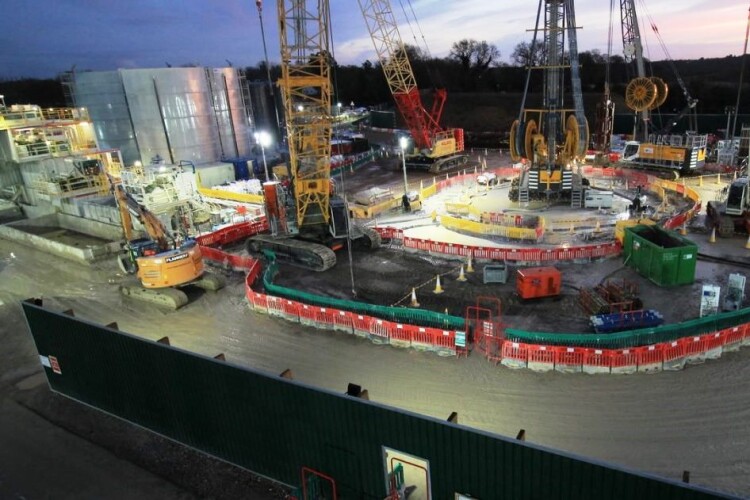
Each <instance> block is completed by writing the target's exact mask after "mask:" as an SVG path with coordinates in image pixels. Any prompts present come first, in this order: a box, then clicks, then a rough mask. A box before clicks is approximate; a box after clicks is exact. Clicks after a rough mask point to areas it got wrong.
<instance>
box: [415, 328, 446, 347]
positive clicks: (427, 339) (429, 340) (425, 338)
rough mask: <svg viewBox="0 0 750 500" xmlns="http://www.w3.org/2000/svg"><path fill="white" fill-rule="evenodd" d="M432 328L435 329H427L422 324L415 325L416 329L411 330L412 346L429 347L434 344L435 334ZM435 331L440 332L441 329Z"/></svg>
mask: <svg viewBox="0 0 750 500" xmlns="http://www.w3.org/2000/svg"><path fill="white" fill-rule="evenodd" d="M432 330H435V329H434V328H429V329H428V328H425V327H422V326H419V327H417V328H416V330H415V331H414V332H412V337H411V345H412V347H417V348H423V349H429V348H431V347H432V346H433V345H434V344H436V342H435V341H434V340H433V338H434V335H435V334H434V332H433V331H432ZM437 331H438V332H440V331H441V330H437Z"/></svg>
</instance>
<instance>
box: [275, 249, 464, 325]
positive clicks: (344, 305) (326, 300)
mask: <svg viewBox="0 0 750 500" xmlns="http://www.w3.org/2000/svg"><path fill="white" fill-rule="evenodd" d="M264 253H265V255H266V257H267V258H268V259H269V262H270V264H269V265H268V266H267V267H266V270H265V272H264V273H263V286H264V287H265V289H266V292H268V293H269V294H271V295H276V296H278V297H284V298H287V299H290V300H295V301H298V302H302V303H304V304H309V305H315V306H318V307H330V308H333V309H340V310H343V311H350V312H355V313H357V314H363V315H366V316H374V317H376V318H381V319H386V320H388V321H393V322H396V323H406V324H410V325H417V326H430V327H433V328H442V329H445V330H463V329H464V319H463V318H461V317H458V316H451V315H450V314H444V313H438V312H433V311H424V310H422V309H414V308H410V307H390V306H380V305H375V304H368V303H365V302H356V301H353V300H346V299H337V298H334V297H325V296H322V295H315V294H313V293H308V292H303V291H300V290H295V289H294V288H287V287H284V286H280V285H275V284H274V283H273V278H274V277H275V276H276V273H277V272H278V264H276V256H275V255H274V254H273V252H270V251H264Z"/></svg>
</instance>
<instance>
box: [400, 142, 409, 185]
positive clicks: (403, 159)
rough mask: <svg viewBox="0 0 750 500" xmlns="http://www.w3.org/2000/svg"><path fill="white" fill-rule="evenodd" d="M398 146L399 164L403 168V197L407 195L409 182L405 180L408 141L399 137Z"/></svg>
mask: <svg viewBox="0 0 750 500" xmlns="http://www.w3.org/2000/svg"><path fill="white" fill-rule="evenodd" d="M398 144H399V146H401V164H402V166H403V168H404V195H405V196H406V195H408V193H409V181H408V180H407V179H406V147H407V146H408V145H409V139H408V138H406V137H403V136H402V137H401V138H400V139H399V140H398Z"/></svg>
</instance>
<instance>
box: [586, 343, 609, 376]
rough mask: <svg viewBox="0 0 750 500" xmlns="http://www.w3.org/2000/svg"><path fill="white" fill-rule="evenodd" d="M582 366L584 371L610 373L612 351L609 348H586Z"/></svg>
mask: <svg viewBox="0 0 750 500" xmlns="http://www.w3.org/2000/svg"><path fill="white" fill-rule="evenodd" d="M581 368H582V370H583V372H584V373H610V372H611V371H612V352H611V351H610V350H609V349H585V350H584V353H583V363H582V367H581Z"/></svg>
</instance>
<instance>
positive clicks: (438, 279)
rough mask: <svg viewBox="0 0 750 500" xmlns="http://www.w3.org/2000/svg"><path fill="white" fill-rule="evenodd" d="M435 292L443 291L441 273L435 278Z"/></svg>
mask: <svg viewBox="0 0 750 500" xmlns="http://www.w3.org/2000/svg"><path fill="white" fill-rule="evenodd" d="M432 293H434V294H436V295H437V294H439V293H443V287H442V286H440V275H439V274H438V275H437V277H436V279H435V289H434V290H433V291H432Z"/></svg>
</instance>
